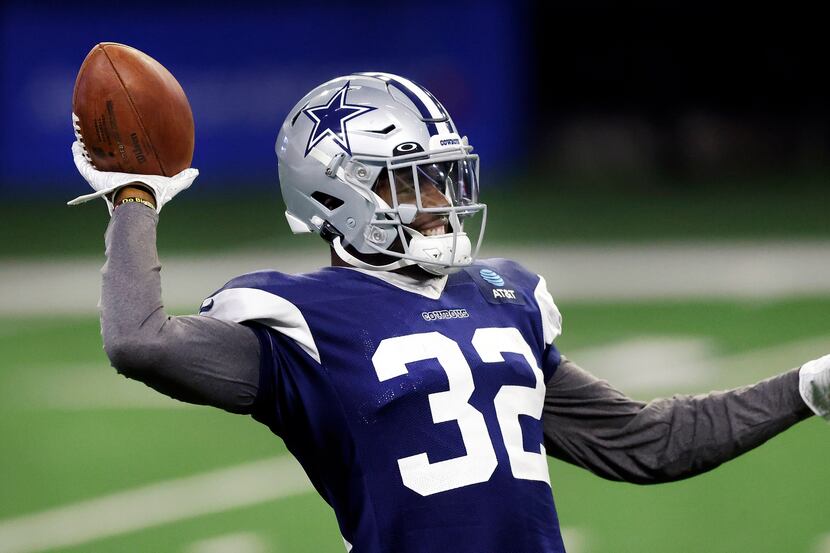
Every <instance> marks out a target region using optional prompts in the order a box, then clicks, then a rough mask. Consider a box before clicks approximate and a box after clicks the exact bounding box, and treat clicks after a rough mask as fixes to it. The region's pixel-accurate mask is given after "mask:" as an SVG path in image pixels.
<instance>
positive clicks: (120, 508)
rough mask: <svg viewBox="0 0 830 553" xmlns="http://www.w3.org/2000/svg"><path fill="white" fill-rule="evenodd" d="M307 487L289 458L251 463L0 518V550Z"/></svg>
mask: <svg viewBox="0 0 830 553" xmlns="http://www.w3.org/2000/svg"><path fill="white" fill-rule="evenodd" d="M312 489H313V488H312V487H311V483H310V482H309V481H308V478H307V477H306V475H305V473H304V472H303V470H302V468H301V467H300V465H299V464H298V463H297V462H296V461H295V460H294V459H293V458H291V457H277V458H273V459H266V460H262V461H256V462H252V463H247V464H244V465H239V466H236V467H231V468H227V469H221V470H217V471H213V472H207V473H203V474H199V475H196V476H189V477H186V478H179V479H176V480H168V481H164V482H158V483H156V484H151V485H148V486H144V487H140V488H136V489H133V490H128V491H124V492H118V493H114V494H112V495H107V496H103V497H98V498H95V499H90V500H87V501H81V502H79V503H74V504H71V505H66V506H64V507H57V508H54V509H49V510H47V511H43V512H40V513H35V514H31V515H24V516H21V517H18V518H13V519H7V520H3V521H0V552H2V553H30V552H34V551H44V550H48V549H53V548H57V547H70V546H74V545H79V544H82V543H86V542H89V541H93V540H97V539H101V538H106V537H111V536H117V535H119V534H124V533H127V532H133V531H136V530H141V529H143V528H148V527H151V526H157V525H161V524H167V523H170V522H176V521H180V520H185V519H189V518H194V517H198V516H203V515H208V514H212V513H218V512H222V511H227V510H229V509H236V508H239V507H246V506H249V505H255V504H258V503H265V502H267V501H273V500H276V499H283V498H286V497H291V496H294V495H299V494H304V493H306V492H309V491H311V490H312Z"/></svg>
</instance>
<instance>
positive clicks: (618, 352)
mask: <svg viewBox="0 0 830 553" xmlns="http://www.w3.org/2000/svg"><path fill="white" fill-rule="evenodd" d="M828 352H830V336H821V337H818V338H815V337H813V338H807V339H804V340H796V341H791V342H785V343H783V344H776V345H773V346H769V347H764V348H757V349H753V350H749V351H744V352H740V353H733V354H728V355H720V354H718V353H717V351H716V350H715V348H714V346H713V344H712V340H711V339H708V338H699V337H671V336H639V337H636V338H632V339H630V340H624V341H620V342H614V343H610V344H603V345H601V346H597V347H591V348H583V349H579V350H574V351H572V352H565V353H566V354H567V355H568V358H570V359H573V361H574V362H575V363H577V364H578V365H581V366H583V367H584V368H585V369H586V370H587V371H589V372H590V373H592V374H593V375H594V376H597V377H598V378H602V379H605V380H608V382H609V383H611V385H612V386H615V387H617V388H619V389H621V390H622V391H624V392H626V393H629V394H635V395H642V394H648V393H654V392H678V393H699V392H706V391H709V390H712V389H714V388H716V387H720V388H721V389H722V388H723V387H736V386H744V385H747V384H754V383H755V382H757V381H758V380H761V379H763V378H766V377H768V376H774V375H776V374H780V373H783V372H785V371H787V370H789V369H792V368H795V367H797V366H799V365H800V364H803V363H806V362H807V361H809V360H810V359H814V358H816V357H820V356H822V355H825V354H826V353H828Z"/></svg>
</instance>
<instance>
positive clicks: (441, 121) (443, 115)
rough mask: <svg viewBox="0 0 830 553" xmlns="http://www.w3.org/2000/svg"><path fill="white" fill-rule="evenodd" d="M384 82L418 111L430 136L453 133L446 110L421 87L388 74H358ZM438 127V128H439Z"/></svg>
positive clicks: (453, 129)
mask: <svg viewBox="0 0 830 553" xmlns="http://www.w3.org/2000/svg"><path fill="white" fill-rule="evenodd" d="M360 74H361V75H367V76H371V77H375V78H378V79H381V80H382V81H384V82H385V83H386V84H387V85H389V86H393V87H395V88H396V89H398V90H400V91H401V92H402V93H403V94H404V95H405V96H406V97H407V98H409V100H410V101H411V102H412V103H413V104H414V105H415V107H416V108H417V109H418V112H419V113H420V114H421V118H422V119H423V120H424V123H425V124H426V126H427V129H428V131H429V134H430V136H435V135H436V134H445V133H455V132H456V130H455V128H454V127H453V124H452V121H451V120H450V117H449V115H448V114H447V110H446V109H444V106H443V105H441V102H439V101H438V100H437V99H436V98H435V96H433V95H432V93H430V91H429V90H427V89H426V88H424V87H422V86H421V85H419V84H417V83H415V82H412V81H410V80H409V79H405V78H403V77H399V76H397V75H392V74H390V73H360ZM439 125H440V127H439Z"/></svg>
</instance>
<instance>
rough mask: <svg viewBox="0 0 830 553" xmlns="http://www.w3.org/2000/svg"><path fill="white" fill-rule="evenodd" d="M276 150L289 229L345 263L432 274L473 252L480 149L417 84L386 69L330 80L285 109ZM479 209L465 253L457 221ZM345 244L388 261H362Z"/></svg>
mask: <svg viewBox="0 0 830 553" xmlns="http://www.w3.org/2000/svg"><path fill="white" fill-rule="evenodd" d="M275 149H276V153H277V160H278V167H279V178H280V187H281V189H282V196H283V200H284V201H285V205H286V212H285V217H286V219H288V224H289V226H290V227H291V230H292V231H293V232H294V233H295V234H296V233H306V232H315V233H319V234H320V235H321V236H322V237H323V238H324V239H326V240H327V241H328V242H330V243H331V245H332V248H333V249H334V251H335V252H336V254H337V255H338V256H339V257H340V258H341V259H343V260H344V261H346V262H347V263H348V264H350V265H352V266H355V267H360V268H364V269H371V270H392V269H397V268H401V267H406V266H409V265H418V266H420V267H422V268H423V269H424V270H426V271H428V272H430V273H433V274H436V275H440V274H448V273H451V272H454V271H456V270H458V269H459V268H460V267H463V266H466V265H470V264H471V263H472V262H473V260H474V259H475V256H476V255H477V253H478V249H479V247H480V245H481V239H482V237H483V234H484V224H485V222H486V206H485V205H484V204H481V203H479V202H478V156H476V155H473V154H472V153H471V152H472V147H471V146H469V145H468V143H467V138H466V137H463V138H462V137H461V136H459V134H458V132H457V131H456V128H455V125H454V124H453V122H452V119H450V116H449V114H447V111H446V110H445V109H444V107H443V106H442V105H441V104H440V103H439V102H438V100H436V99H435V97H434V96H433V95H432V94H430V93H429V92H428V91H427V90H426V89H424V88H423V87H421V86H419V85H417V84H415V83H413V82H412V81H410V80H408V79H405V78H403V77H398V76H396V75H391V74H388V73H356V74H353V75H348V76H344V77H338V78H336V79H333V80H331V81H328V82H327V83H324V84H322V85H320V86H318V87H316V88H315V89H314V90H312V91H311V92H309V93H308V94H306V96H305V97H304V98H303V99H302V100H300V101H299V102H298V103H297V105H296V106H294V108H293V109H292V110H291V111H290V112H289V114H288V117H287V118H286V120H285V122H284V123H283V125H282V128H281V129H280V132H279V136H278V137H277V143H276V147H275ZM436 198H437V199H436ZM478 212H482V222H481V230H480V232H479V236H478V240H477V242H476V247H475V250H474V251H473V248H472V245H471V241H470V239H469V237H468V236H467V234H466V233H465V232H464V229H463V224H464V220H465V219H467V218H469V217H471V216H473V215H475V214H477V213H478ZM424 221H427V224H424ZM416 223H420V224H416ZM424 227H428V228H429V229H432V230H427V229H425V228H424ZM438 227H440V228H442V229H443V232H441V231H440V229H438ZM345 246H351V248H353V250H355V251H357V252H359V253H361V254H378V253H380V254H384V255H387V256H391V257H393V258H395V260H394V261H392V262H390V263H386V264H384V265H374V264H370V263H367V262H366V261H365V260H362V259H358V258H357V257H356V256H354V255H352V254H351V253H349V252H348V251H347V250H346V248H345Z"/></svg>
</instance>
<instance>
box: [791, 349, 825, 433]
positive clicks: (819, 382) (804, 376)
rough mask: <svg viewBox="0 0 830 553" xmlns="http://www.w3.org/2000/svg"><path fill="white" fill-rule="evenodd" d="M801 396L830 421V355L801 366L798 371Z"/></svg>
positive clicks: (815, 411)
mask: <svg viewBox="0 0 830 553" xmlns="http://www.w3.org/2000/svg"><path fill="white" fill-rule="evenodd" d="M798 391H799V392H801V398H802V399H803V400H804V403H806V404H807V405H808V406H809V407H810V409H812V410H813V412H814V413H815V414H816V415H819V416H820V417H824V419H825V420H827V421H828V422H830V355H825V356H824V357H819V358H818V359H814V360H812V361H810V362H808V363H804V364H803V365H802V366H801V370H800V371H799V373H798Z"/></svg>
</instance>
